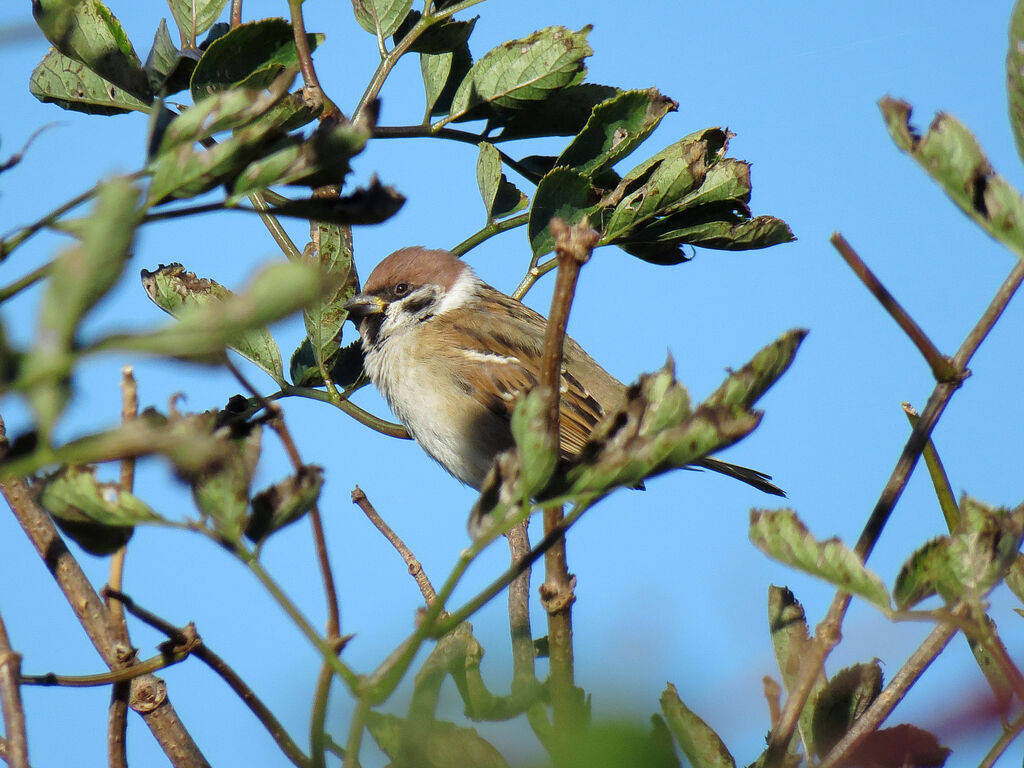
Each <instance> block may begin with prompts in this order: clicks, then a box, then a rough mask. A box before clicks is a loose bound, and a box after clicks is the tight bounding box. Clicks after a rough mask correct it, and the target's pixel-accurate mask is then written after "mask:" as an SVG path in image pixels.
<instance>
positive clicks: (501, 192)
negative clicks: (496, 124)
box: [476, 141, 529, 222]
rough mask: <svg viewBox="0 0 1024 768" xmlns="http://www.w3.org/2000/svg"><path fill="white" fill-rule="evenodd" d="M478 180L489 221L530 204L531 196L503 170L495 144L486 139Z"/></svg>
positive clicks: (481, 149)
mask: <svg viewBox="0 0 1024 768" xmlns="http://www.w3.org/2000/svg"><path fill="white" fill-rule="evenodd" d="M476 182H477V185H478V186H479V187H480V197H481V198H482V199H483V201H484V210H485V211H486V214H487V221H488V222H491V221H494V220H495V219H500V218H503V217H505V216H509V215H511V214H513V213H516V212H517V211H521V210H522V209H523V208H525V207H526V206H527V205H528V204H529V198H528V197H527V196H526V195H524V194H523V193H522V192H520V191H519V189H518V188H517V187H516V185H515V184H513V183H511V182H510V181H509V180H508V179H507V178H506V177H505V174H504V173H502V172H501V155H500V153H499V152H498V150H497V149H496V148H495V147H494V145H493V144H489V143H488V142H486V141H482V142H480V154H479V155H478V156H477V161H476Z"/></svg>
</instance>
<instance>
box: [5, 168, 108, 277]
mask: <svg viewBox="0 0 1024 768" xmlns="http://www.w3.org/2000/svg"><path fill="white" fill-rule="evenodd" d="M99 189H100V185H99V184H96V185H95V186H93V187H91V188H90V189H87V190H85V192H83V193H82V194H80V195H78V196H76V197H73V198H71V199H70V200H68V201H67V202H66V203H64V204H63V205H61V206H59V207H58V208H55V209H54V210H52V211H50V212H49V213H48V214H46V215H45V216H43V217H42V218H41V219H39V220H37V221H35V222H33V223H32V224H29V225H28V226H26V227H22V228H21V229H19V230H17V231H15V232H11V233H9V234H7V235H4V236H3V237H2V238H0V261H3V260H4V259H6V258H7V257H8V256H10V255H11V253H12V252H13V251H14V249H15V248H17V247H18V246H19V245H21V244H22V243H24V242H25V241H26V240H28V239H29V238H30V237H32V236H33V235H34V234H36V233H37V232H39V231H40V230H43V229H46V228H47V227H48V226H50V225H51V224H52V223H53V222H55V221H56V220H57V219H59V218H60V217H61V216H63V215H64V214H65V213H67V212H68V211H71V210H74V209H75V208H77V207H78V206H80V205H81V204H82V203H84V202H86V201H87V200H89V199H90V198H92V197H94V196H95V195H96V193H97V192H99Z"/></svg>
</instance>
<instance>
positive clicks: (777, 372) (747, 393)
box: [704, 328, 807, 408]
mask: <svg viewBox="0 0 1024 768" xmlns="http://www.w3.org/2000/svg"><path fill="white" fill-rule="evenodd" d="M806 336H807V331H806V330H804V329H803V328H794V329H793V330H790V331H786V332H785V333H784V334H782V336H780V337H779V338H778V339H777V340H775V341H773V342H772V343H771V344H769V345H768V346H766V347H764V348H763V349H761V351H759V352H758V353H757V354H756V355H754V357H753V358H752V359H751V360H750V362H749V363H747V364H746V365H744V366H743V367H742V368H740V369H739V370H738V371H733V372H732V373H730V374H729V377H728V378H727V379H726V380H725V381H724V382H722V384H721V386H719V387H718V389H716V390H715V391H714V392H712V393H711V395H710V396H709V397H708V398H707V399H706V400H705V401H704V404H705V405H739V406H742V407H743V408H751V407H753V405H754V403H756V402H757V401H758V400H760V399H761V396H762V395H763V394H764V393H765V392H767V391H768V389H769V388H770V387H771V386H772V385H773V384H774V383H775V382H776V381H778V379H779V377H780V376H782V374H784V373H785V372H786V371H787V370H788V369H789V366H790V365H792V363H793V358H794V357H795V356H796V351H797V349H799V348H800V344H801V343H802V342H803V340H804V338H806Z"/></svg>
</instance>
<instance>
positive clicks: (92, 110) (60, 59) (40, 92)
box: [28, 48, 149, 115]
mask: <svg viewBox="0 0 1024 768" xmlns="http://www.w3.org/2000/svg"><path fill="white" fill-rule="evenodd" d="M28 89H29V92H30V93H31V94H32V95H33V96H35V97H36V98H37V99H39V100H40V101H41V102H43V103H44V104H56V105H57V106H58V107H60V108H61V109H68V110H72V111H74V112H85V113H86V114H89V115H123V114H125V113H127V112H131V111H133V110H134V111H136V112H148V111H149V104H148V103H147V102H143V101H140V100H139V99H137V98H135V97H134V96H132V95H131V94H130V93H128V92H127V91H125V90H124V89H123V88H118V87H117V86H116V85H114V84H113V83H111V82H109V81H107V80H104V79H103V78H102V77H100V76H99V75H97V74H96V73H95V72H93V71H92V70H91V69H89V68H88V67H87V66H85V64H82V63H81V62H80V61H75V60H74V59H71V58H68V57H67V56H65V55H64V54H62V53H60V52H58V51H56V50H54V49H53V48H51V49H50V51H49V53H47V54H46V56H44V57H43V60H42V61H41V62H39V64H38V66H36V68H35V69H34V70H33V71H32V77H31V78H30V79H29V83H28Z"/></svg>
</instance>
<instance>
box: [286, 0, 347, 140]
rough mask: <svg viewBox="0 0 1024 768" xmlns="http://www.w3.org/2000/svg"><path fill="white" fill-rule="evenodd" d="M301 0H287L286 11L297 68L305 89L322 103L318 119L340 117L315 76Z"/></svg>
mask: <svg viewBox="0 0 1024 768" xmlns="http://www.w3.org/2000/svg"><path fill="white" fill-rule="evenodd" d="M302 2H303V0H288V11H289V14H290V15H291V20H292V30H293V31H294V33H295V49H296V51H298V55H299V69H300V70H301V72H302V81H303V82H304V83H305V84H306V89H307V90H309V91H312V92H313V94H314V96H315V98H316V100H317V101H318V102H319V103H321V104H323V106H324V109H323V112H322V113H321V114H320V120H321V121H323V120H325V119H333V118H337V117H340V114H341V113H340V112H339V111H338V108H337V107H336V106H335V105H334V102H332V101H331V100H330V99H329V98H327V94H325V93H324V89H323V88H321V87H320V80H319V79H317V76H316V68H315V67H314V66H313V55H312V53H311V52H310V50H309V40H308V39H307V38H306V21H305V19H303V17H302Z"/></svg>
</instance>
